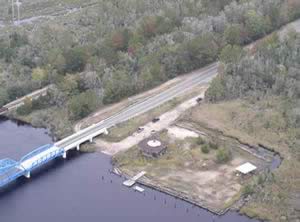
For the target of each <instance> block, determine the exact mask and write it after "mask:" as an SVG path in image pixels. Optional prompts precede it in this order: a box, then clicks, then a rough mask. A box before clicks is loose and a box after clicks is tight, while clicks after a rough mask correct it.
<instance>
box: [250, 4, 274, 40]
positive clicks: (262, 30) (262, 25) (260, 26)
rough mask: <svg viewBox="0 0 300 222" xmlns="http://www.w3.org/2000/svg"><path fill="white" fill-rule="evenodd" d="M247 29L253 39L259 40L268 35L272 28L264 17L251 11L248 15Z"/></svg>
mask: <svg viewBox="0 0 300 222" xmlns="http://www.w3.org/2000/svg"><path fill="white" fill-rule="evenodd" d="M246 29H247V31H248V32H249V35H250V36H249V37H250V38H251V39H257V38H259V37H261V36H263V35H264V34H266V33H268V32H269V30H270V27H269V24H268V23H267V21H266V20H265V18H264V17H263V16H261V15H259V14H257V13H256V12H255V11H254V10H250V11H248V12H247V14H246Z"/></svg>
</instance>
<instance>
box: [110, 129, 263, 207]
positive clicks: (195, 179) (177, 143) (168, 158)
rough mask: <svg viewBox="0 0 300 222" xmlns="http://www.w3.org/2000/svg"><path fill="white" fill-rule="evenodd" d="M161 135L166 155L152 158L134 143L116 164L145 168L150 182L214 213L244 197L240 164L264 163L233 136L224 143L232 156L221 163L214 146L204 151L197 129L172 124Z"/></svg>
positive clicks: (124, 167) (129, 168)
mask: <svg viewBox="0 0 300 222" xmlns="http://www.w3.org/2000/svg"><path fill="white" fill-rule="evenodd" d="M181 132H182V133H181ZM159 135H160V138H161V140H163V141H164V142H166V143H167V144H168V149H167V153H166V154H165V155H163V156H162V157H160V158H158V159H148V158H145V157H143V156H142V154H141V153H140V151H139V149H138V147H137V146H134V147H133V148H131V149H129V150H127V151H125V152H120V153H119V154H117V155H116V156H115V157H114V161H115V162H116V165H117V166H118V167H119V169H120V170H121V171H122V172H125V174H127V175H131V176H133V175H134V174H136V173H138V172H139V171H142V170H144V171H146V172H147V183H149V184H151V185H154V186H155V187H159V188H160V189H161V190H172V191H173V194H175V195H177V194H180V196H184V197H186V198H187V199H188V200H189V201H191V202H194V203H196V204H198V205H200V206H203V207H205V208H208V209H210V210H212V211H214V212H222V211H223V210H224V209H226V208H227V207H228V206H231V205H232V204H233V203H234V202H235V201H236V200H238V199H239V198H240V195H241V193H242V187H243V183H245V180H242V179H241V178H240V176H237V175H236V172H235V168H236V167H238V166H239V165H241V164H243V163H245V162H248V161H250V162H251V163H253V164H255V165H257V166H258V167H259V169H262V168H263V165H264V163H263V161H262V160H260V159H258V158H255V157H253V156H252V155H250V154H249V153H246V152H244V151H241V150H240V149H239V148H238V147H237V146H234V145H233V144H234V143H232V141H230V139H229V140H228V141H226V142H224V143H226V147H227V146H228V147H229V148H230V149H231V150H232V159H231V160H230V161H229V162H227V163H226V164H219V163H217V161H216V153H217V152H218V151H217V150H215V149H210V152H209V153H207V154H204V153H203V152H202V151H201V146H199V145H197V143H196V140H197V139H196V138H197V137H198V136H199V134H198V133H197V132H196V131H191V130H187V129H183V128H180V127H178V126H170V127H169V128H168V129H167V130H165V131H163V132H161V133H160V134H159ZM210 139H212V138H206V140H210Z"/></svg>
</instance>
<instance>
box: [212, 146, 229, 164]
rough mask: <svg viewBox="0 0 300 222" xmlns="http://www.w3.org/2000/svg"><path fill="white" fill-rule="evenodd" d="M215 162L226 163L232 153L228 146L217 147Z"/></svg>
mask: <svg viewBox="0 0 300 222" xmlns="http://www.w3.org/2000/svg"><path fill="white" fill-rule="evenodd" d="M216 157H217V162H218V163H227V162H228V161H230V160H231V158H232V153H231V151H230V149H228V148H221V149H218V151H217V154H216Z"/></svg>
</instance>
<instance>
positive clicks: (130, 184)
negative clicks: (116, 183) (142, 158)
mask: <svg viewBox="0 0 300 222" xmlns="http://www.w3.org/2000/svg"><path fill="white" fill-rule="evenodd" d="M145 174H146V172H145V171H142V172H140V173H138V174H137V175H135V176H134V177H132V178H131V179H129V180H126V181H124V182H123V185H124V186H126V187H132V186H133V185H134V184H135V183H136V181H137V180H138V179H140V178H141V177H142V176H144V175H145Z"/></svg>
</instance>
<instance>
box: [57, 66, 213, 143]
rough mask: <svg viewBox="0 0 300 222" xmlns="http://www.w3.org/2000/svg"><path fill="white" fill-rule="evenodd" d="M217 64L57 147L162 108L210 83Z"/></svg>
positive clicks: (70, 137)
mask: <svg viewBox="0 0 300 222" xmlns="http://www.w3.org/2000/svg"><path fill="white" fill-rule="evenodd" d="M217 66H218V64H217V63H214V64H212V65H210V66H208V67H206V68H204V69H201V70H199V71H197V72H195V74H193V75H191V76H190V77H188V78H187V79H186V80H185V81H182V82H180V83H178V84H176V85H175V86H173V87H171V88H169V89H167V90H165V91H163V92H161V93H159V94H157V95H155V96H152V97H150V98H147V99H145V100H144V101H142V102H139V103H136V104H133V105H131V106H129V107H128V108H126V109H124V110H122V111H121V112H119V113H117V114H115V115H113V116H111V117H109V118H107V119H105V120H103V121H101V122H99V123H97V124H94V125H92V126H90V127H88V128H86V129H83V130H81V131H79V132H77V133H75V134H73V135H71V136H69V137H67V138H65V139H63V140H61V141H58V142H57V143H56V144H55V145H56V146H59V147H61V148H65V147H68V146H70V145H72V144H76V141H80V140H82V139H84V138H87V137H88V136H89V135H91V134H94V133H96V132H98V131H101V130H104V129H108V128H110V127H112V126H115V125H116V124H119V123H122V122H125V121H127V120H129V119H131V118H133V117H135V116H137V115H140V114H142V113H145V112H147V111H149V110H151V109H153V108H156V107H158V106H160V105H161V104H163V103H166V102H168V101H170V100H171V99H173V98H175V97H177V96H179V95H181V94H183V93H184V92H186V91H187V90H190V89H191V88H193V87H195V86H198V85H201V84H205V83H208V82H210V81H211V80H212V79H213V78H214V77H215V76H216V75H217Z"/></svg>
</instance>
